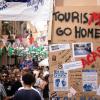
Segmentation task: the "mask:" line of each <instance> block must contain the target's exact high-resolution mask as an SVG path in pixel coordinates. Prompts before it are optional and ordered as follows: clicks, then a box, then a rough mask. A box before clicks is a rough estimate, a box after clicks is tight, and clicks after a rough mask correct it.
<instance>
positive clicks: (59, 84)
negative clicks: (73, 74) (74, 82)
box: [53, 70, 68, 91]
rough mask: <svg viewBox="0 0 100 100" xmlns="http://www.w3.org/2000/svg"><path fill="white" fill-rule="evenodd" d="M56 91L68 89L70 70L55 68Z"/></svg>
mask: <svg viewBox="0 0 100 100" xmlns="http://www.w3.org/2000/svg"><path fill="white" fill-rule="evenodd" d="M53 79H54V82H53V83H54V91H68V72H64V71H63V70H54V78H53Z"/></svg>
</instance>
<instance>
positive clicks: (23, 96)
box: [14, 73, 41, 100]
mask: <svg viewBox="0 0 100 100" xmlns="http://www.w3.org/2000/svg"><path fill="white" fill-rule="evenodd" d="M22 82H23V88H22V89H20V90H18V91H17V92H16V93H15V96H14V100H41V96H40V94H39V93H38V92H37V91H36V90H35V89H33V88H32V86H33V84H34V83H35V77H34V76H33V75H32V74H30V73H27V74H25V75H23V76H22Z"/></svg>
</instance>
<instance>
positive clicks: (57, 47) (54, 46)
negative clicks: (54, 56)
mask: <svg viewBox="0 0 100 100" xmlns="http://www.w3.org/2000/svg"><path fill="white" fill-rule="evenodd" d="M67 49H70V45H69V44H52V45H50V46H49V51H50V52H56V51H61V50H67Z"/></svg>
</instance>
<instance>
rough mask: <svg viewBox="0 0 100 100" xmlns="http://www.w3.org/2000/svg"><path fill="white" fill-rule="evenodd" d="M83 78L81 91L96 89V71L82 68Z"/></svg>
mask: <svg viewBox="0 0 100 100" xmlns="http://www.w3.org/2000/svg"><path fill="white" fill-rule="evenodd" d="M82 78H83V91H85V92H86V91H87V92H89V91H96V90H97V71H96V70H84V71H83V73H82Z"/></svg>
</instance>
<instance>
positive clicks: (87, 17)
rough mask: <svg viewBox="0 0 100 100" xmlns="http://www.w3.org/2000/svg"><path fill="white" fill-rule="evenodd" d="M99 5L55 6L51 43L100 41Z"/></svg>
mask: <svg viewBox="0 0 100 100" xmlns="http://www.w3.org/2000/svg"><path fill="white" fill-rule="evenodd" d="M99 9H100V7H97V6H94V7H93V6H92V7H89V6H81V7H79V6H78V7H75V6H69V7H68V6H67V7H55V9H54V13H53V36H52V39H53V43H67V42H68V43H73V42H77V41H78V42H79V41H80V42H83V41H84V42H88V41H89V42H92V41H98V42H100V10H99Z"/></svg>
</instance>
